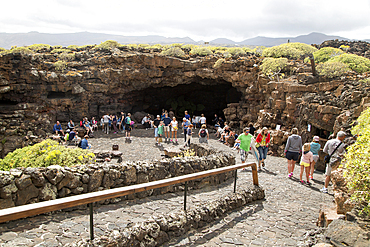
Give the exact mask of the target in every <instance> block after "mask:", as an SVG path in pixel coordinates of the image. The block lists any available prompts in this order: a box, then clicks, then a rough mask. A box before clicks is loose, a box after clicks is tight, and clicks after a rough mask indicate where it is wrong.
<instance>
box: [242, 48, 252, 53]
mask: <svg viewBox="0 0 370 247" xmlns="http://www.w3.org/2000/svg"><path fill="white" fill-rule="evenodd" d="M243 50H244V51H245V52H246V53H247V52H249V53H253V50H252V49H251V48H249V47H243Z"/></svg>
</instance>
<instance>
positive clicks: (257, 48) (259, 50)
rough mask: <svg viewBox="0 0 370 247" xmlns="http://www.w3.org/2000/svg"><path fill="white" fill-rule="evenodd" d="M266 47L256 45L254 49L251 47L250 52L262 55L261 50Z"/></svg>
mask: <svg viewBox="0 0 370 247" xmlns="http://www.w3.org/2000/svg"><path fill="white" fill-rule="evenodd" d="M265 49H266V47H265V46H257V47H255V48H254V49H252V52H253V53H254V54H258V55H262V53H263V51H264V50H265Z"/></svg>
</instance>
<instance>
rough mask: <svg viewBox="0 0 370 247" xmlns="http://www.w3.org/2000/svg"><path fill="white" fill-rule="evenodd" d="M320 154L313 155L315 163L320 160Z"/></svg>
mask: <svg viewBox="0 0 370 247" xmlns="http://www.w3.org/2000/svg"><path fill="white" fill-rule="evenodd" d="M319 158H320V156H319V155H314V156H313V161H315V163H316V162H317V161H318V160H319Z"/></svg>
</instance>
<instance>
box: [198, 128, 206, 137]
mask: <svg viewBox="0 0 370 247" xmlns="http://www.w3.org/2000/svg"><path fill="white" fill-rule="evenodd" d="M199 135H200V137H206V136H207V131H206V130H205V129H202V130H201V131H200V134H199Z"/></svg>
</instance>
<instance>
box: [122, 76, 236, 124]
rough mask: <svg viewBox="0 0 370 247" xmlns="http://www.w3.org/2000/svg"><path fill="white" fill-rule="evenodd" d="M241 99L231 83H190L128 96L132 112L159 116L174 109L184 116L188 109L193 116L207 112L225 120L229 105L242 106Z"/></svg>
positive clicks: (178, 114)
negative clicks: (239, 104) (164, 110)
mask: <svg viewBox="0 0 370 247" xmlns="http://www.w3.org/2000/svg"><path fill="white" fill-rule="evenodd" d="M241 96H242V94H241V93H240V92H238V91H237V89H236V88H234V87H232V85H231V83H226V82H222V83H219V84H215V83H213V85H202V84H199V83H190V84H181V85H178V86H175V87H169V86H166V87H158V88H153V87H151V88H146V89H144V90H141V91H134V92H132V93H130V96H128V97H129V99H130V101H131V102H132V104H131V105H132V110H131V111H132V112H137V111H144V112H148V113H150V114H153V115H157V114H160V113H161V112H162V109H166V110H171V109H172V110H173V111H174V112H175V115H176V116H178V117H183V116H184V110H187V111H189V114H191V115H196V116H199V115H200V114H202V113H204V114H205V116H206V117H207V119H213V118H214V114H217V115H218V116H222V117H223V116H224V114H223V109H225V108H226V107H227V104H229V103H238V102H239V101H240V100H241ZM202 108H203V109H202Z"/></svg>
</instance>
